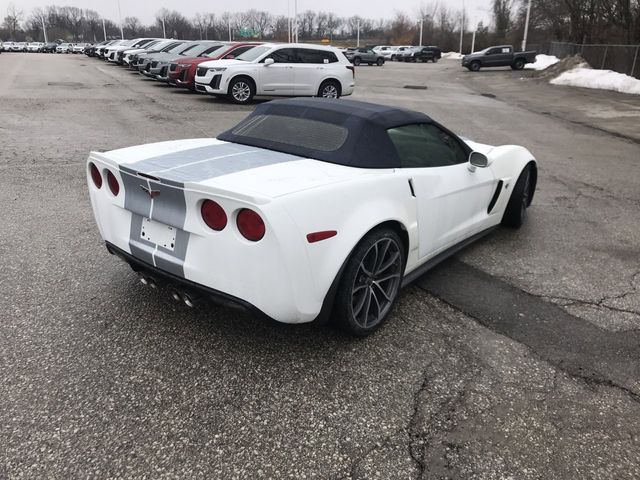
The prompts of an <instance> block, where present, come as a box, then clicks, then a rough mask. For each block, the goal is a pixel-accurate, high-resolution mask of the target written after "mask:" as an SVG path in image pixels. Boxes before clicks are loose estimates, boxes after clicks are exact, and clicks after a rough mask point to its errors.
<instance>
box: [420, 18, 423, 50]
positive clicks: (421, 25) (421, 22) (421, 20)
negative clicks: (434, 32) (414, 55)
mask: <svg viewBox="0 0 640 480" xmlns="http://www.w3.org/2000/svg"><path fill="white" fill-rule="evenodd" d="M423 26H424V17H420V45H419V46H420V47H421V46H422V27H423Z"/></svg>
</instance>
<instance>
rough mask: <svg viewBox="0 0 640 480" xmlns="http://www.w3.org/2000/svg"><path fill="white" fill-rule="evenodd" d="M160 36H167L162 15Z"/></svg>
mask: <svg viewBox="0 0 640 480" xmlns="http://www.w3.org/2000/svg"><path fill="white" fill-rule="evenodd" d="M162 37H163V38H167V29H166V28H165V26H164V17H162Z"/></svg>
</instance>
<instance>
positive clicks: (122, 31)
mask: <svg viewBox="0 0 640 480" xmlns="http://www.w3.org/2000/svg"><path fill="white" fill-rule="evenodd" d="M118 16H119V17H120V37H121V38H122V40H124V29H123V28H122V12H121V11H120V0H118Z"/></svg>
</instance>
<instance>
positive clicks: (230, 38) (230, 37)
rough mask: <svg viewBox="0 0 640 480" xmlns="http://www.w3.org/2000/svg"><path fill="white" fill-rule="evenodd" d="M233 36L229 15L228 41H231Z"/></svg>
mask: <svg viewBox="0 0 640 480" xmlns="http://www.w3.org/2000/svg"><path fill="white" fill-rule="evenodd" d="M232 40H233V37H232V36H231V17H229V41H230V42H231V41H232Z"/></svg>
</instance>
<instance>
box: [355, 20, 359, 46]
mask: <svg viewBox="0 0 640 480" xmlns="http://www.w3.org/2000/svg"><path fill="white" fill-rule="evenodd" d="M359 46H360V19H358V43H356V47H359Z"/></svg>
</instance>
